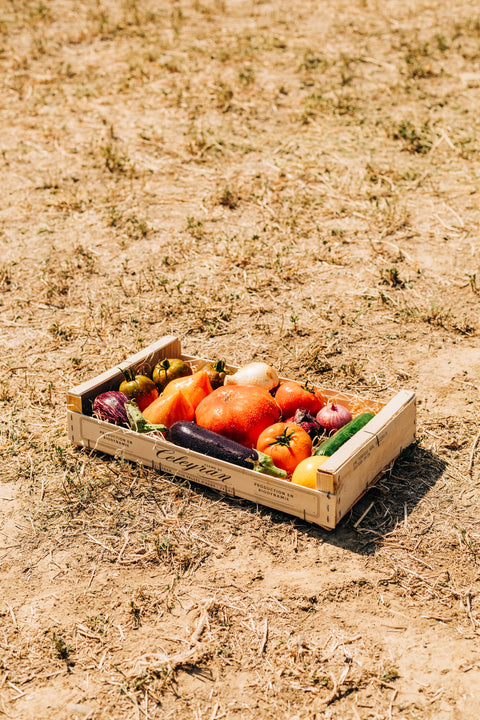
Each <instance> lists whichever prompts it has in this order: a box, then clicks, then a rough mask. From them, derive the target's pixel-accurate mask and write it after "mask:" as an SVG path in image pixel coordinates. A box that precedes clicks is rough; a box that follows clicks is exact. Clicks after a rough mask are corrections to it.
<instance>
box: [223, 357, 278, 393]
mask: <svg viewBox="0 0 480 720" xmlns="http://www.w3.org/2000/svg"><path fill="white" fill-rule="evenodd" d="M278 383H279V379H278V375H277V371H276V370H275V368H273V367H272V366H271V365H267V363H265V362H251V363H248V364H247V365H244V366H243V367H241V368H240V369H239V370H237V372H236V373H234V374H233V375H226V376H225V381H224V384H225V385H257V386H259V387H263V388H265V390H273V388H275V387H277V385H278Z"/></svg>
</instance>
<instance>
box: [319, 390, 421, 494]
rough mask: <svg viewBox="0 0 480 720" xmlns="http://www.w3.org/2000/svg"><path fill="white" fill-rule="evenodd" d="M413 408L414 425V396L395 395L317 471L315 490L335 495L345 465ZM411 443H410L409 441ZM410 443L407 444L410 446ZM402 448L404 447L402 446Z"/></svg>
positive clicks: (407, 394) (411, 394) (406, 394)
mask: <svg viewBox="0 0 480 720" xmlns="http://www.w3.org/2000/svg"><path fill="white" fill-rule="evenodd" d="M412 407H413V415H414V423H415V394H414V393H412V392H410V391H407V390H402V391H400V392H399V393H397V394H396V395H395V397H393V398H392V399H391V400H390V401H389V402H388V403H387V404H386V405H385V406H384V407H383V408H382V409H381V410H380V411H379V412H378V413H377V414H376V415H375V417H373V418H372V419H371V420H369V422H368V423H367V425H365V426H364V427H363V428H362V429H361V430H359V431H358V432H357V433H355V435H354V436H353V437H351V438H350V440H347V442H346V443H344V444H343V445H342V446H341V447H339V448H338V450H337V451H336V452H335V453H334V454H333V455H332V456H331V457H329V459H328V460H327V461H326V462H325V463H324V464H323V465H322V466H321V467H320V468H319V469H318V471H317V490H321V491H322V492H329V493H333V494H335V493H337V492H338V488H339V484H340V483H341V482H342V477H343V474H344V466H345V463H348V462H349V461H350V460H351V459H352V457H354V456H357V455H358V454H361V455H363V449H364V448H365V447H366V446H369V447H370V440H371V438H372V435H377V434H378V435H379V436H380V437H381V435H382V432H383V429H384V428H385V427H387V426H388V424H389V423H390V422H391V420H392V419H393V418H395V417H396V416H397V415H398V414H399V413H403V412H409V410H408V408H412ZM410 442H412V441H410ZM410 442H409V443H408V444H410ZM403 447H406V445H404V446H403Z"/></svg>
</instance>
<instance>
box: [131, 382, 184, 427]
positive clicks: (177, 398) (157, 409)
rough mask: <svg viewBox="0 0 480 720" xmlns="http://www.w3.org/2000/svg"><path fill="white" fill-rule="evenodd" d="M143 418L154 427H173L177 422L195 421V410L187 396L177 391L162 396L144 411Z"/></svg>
mask: <svg viewBox="0 0 480 720" xmlns="http://www.w3.org/2000/svg"><path fill="white" fill-rule="evenodd" d="M143 417H144V418H145V419H146V420H148V422H149V423H152V425H166V427H171V426H172V425H173V423H174V422H177V420H193V418H194V417H195V410H194V409H193V406H192V403H191V402H190V400H189V399H188V398H186V397H185V395H184V394H183V393H182V392H180V390H177V391H176V392H173V393H171V394H170V395H167V397H164V395H160V397H158V398H157V399H156V400H154V401H153V402H152V403H150V405H148V407H146V408H145V410H144V411H143Z"/></svg>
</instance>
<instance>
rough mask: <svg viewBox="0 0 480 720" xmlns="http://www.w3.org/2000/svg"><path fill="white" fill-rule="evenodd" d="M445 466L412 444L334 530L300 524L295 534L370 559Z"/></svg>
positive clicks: (439, 460)
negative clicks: (297, 532) (380, 542)
mask: <svg viewBox="0 0 480 720" xmlns="http://www.w3.org/2000/svg"><path fill="white" fill-rule="evenodd" d="M446 467H447V463H446V462H445V461H444V460H442V459H441V458H440V457H438V455H436V454H435V453H432V452H430V451H429V450H426V449H425V448H422V447H421V446H420V445H418V444H417V443H413V444H412V445H410V447H408V448H406V450H404V451H403V453H402V454H401V455H400V457H399V458H398V459H397V460H396V461H395V463H394V465H393V467H392V468H391V470H390V471H389V472H388V473H386V474H385V475H383V476H382V477H381V478H380V479H379V481H378V482H377V483H376V484H375V485H374V486H373V487H372V488H370V490H368V491H367V493H366V494H365V495H364V496H363V497H362V498H361V499H360V500H359V501H358V502H357V503H356V504H355V505H354V507H353V508H352V509H351V510H350V511H349V512H348V513H347V514H346V516H345V517H344V518H343V519H342V520H341V521H340V523H339V524H338V525H337V527H336V528H335V530H330V531H329V530H323V529H322V528H320V527H316V526H312V525H309V524H307V523H299V524H298V525H297V528H298V531H299V532H302V533H304V534H306V535H308V536H309V537H318V538H319V539H321V540H322V541H323V542H327V543H331V544H332V545H335V546H337V547H341V548H343V549H346V550H350V551H352V552H355V553H358V554H362V555H370V554H372V553H374V551H375V546H376V544H377V543H378V542H379V541H381V540H382V538H383V537H385V535H387V534H388V533H390V532H391V531H392V530H393V529H394V528H395V527H396V526H398V525H399V524H400V523H406V524H407V525H408V518H409V515H410V514H411V513H412V511H413V510H414V509H415V508H416V507H417V505H418V504H419V503H420V501H421V500H422V499H423V498H424V497H425V495H426V494H427V493H428V492H429V491H430V490H431V489H432V488H433V487H434V486H435V484H436V482H437V481H438V480H439V479H440V478H441V477H442V475H443V473H444V472H445V469H446Z"/></svg>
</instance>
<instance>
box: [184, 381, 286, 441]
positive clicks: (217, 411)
mask: <svg viewBox="0 0 480 720" xmlns="http://www.w3.org/2000/svg"><path fill="white" fill-rule="evenodd" d="M278 420H280V408H279V407H278V405H277V403H276V402H275V400H274V399H273V397H272V396H271V395H270V393H269V392H268V390H265V389H264V388H261V387H258V386H256V385H223V386H222V387H219V388H217V389H216V390H214V391H213V392H211V393H210V394H209V395H207V397H206V398H204V399H203V400H202V401H201V403H200V404H199V405H198V407H197V409H196V412H195V421H196V423H197V425H200V426H201V427H204V428H206V429H207V430H212V431H213V432H216V433H218V434H219V435H223V436H224V437H227V438H230V440H235V441H236V442H238V443H240V444H241V445H245V446H246V447H251V448H254V447H255V445H256V443H257V440H258V436H259V435H260V433H261V432H262V430H265V428H266V427H268V426H269V425H272V423H275V422H278Z"/></svg>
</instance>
